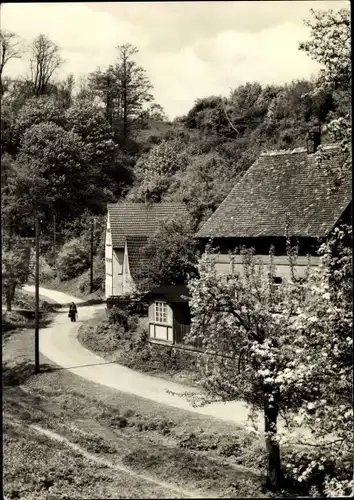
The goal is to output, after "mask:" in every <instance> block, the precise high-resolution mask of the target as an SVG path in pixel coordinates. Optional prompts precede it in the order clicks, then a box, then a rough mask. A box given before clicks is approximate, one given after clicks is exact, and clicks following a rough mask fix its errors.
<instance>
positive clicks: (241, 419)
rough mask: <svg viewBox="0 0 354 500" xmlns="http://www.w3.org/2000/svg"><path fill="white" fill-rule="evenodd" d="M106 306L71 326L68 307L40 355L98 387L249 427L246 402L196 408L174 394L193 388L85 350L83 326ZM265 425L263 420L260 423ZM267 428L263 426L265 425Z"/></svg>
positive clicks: (61, 299)
mask: <svg viewBox="0 0 354 500" xmlns="http://www.w3.org/2000/svg"><path fill="white" fill-rule="evenodd" d="M23 290H24V291H27V292H30V293H33V292H34V286H30V285H26V286H24V287H23ZM39 293H40V295H41V297H43V298H47V299H50V300H51V301H55V302H57V303H58V304H61V305H65V304H67V305H68V304H69V303H70V302H72V301H74V302H75V303H76V304H77V305H78V306H80V303H81V304H82V303H83V302H84V301H82V300H81V299H78V298H77V297H72V296H70V295H67V294H65V293H62V292H58V291H56V290H48V289H45V288H40V291H39ZM104 307H105V304H99V305H90V306H87V305H85V306H82V307H78V313H79V317H78V321H77V322H76V323H71V322H70V321H69V318H68V308H66V307H65V308H63V309H62V310H61V311H60V312H58V314H57V315H56V317H55V319H54V320H53V322H52V324H51V325H50V326H49V327H48V328H43V329H41V330H40V339H39V349H40V352H41V353H42V354H43V355H44V356H45V357H47V358H48V359H50V360H51V361H53V362H54V363H56V364H57V365H59V366H61V367H63V368H66V369H67V370H69V371H70V372H72V373H74V374H75V375H78V376H80V377H84V378H85V379H87V380H91V381H92V382H96V383H98V384H102V385H105V386H107V387H111V388H113V389H117V390H119V391H122V392H127V393H130V394H134V395H136V396H140V397H143V398H146V399H150V400H153V401H156V402H157V403H162V404H165V405H169V406H172V407H176V408H181V409H184V410H189V411H192V412H197V413H200V414H203V415H210V416H213V417H216V418H219V419H222V420H227V421H231V422H234V423H236V424H239V425H245V424H246V421H247V415H248V410H247V407H246V405H245V404H244V403H242V402H238V401H235V402H228V403H212V404H209V405H206V406H204V407H202V408H194V407H193V406H192V405H191V404H190V403H189V402H188V401H187V400H186V399H185V397H183V396H178V395H176V394H170V393H169V392H168V391H171V392H174V393H184V392H186V391H188V390H191V389H190V388H188V387H186V386H183V385H181V384H177V383H175V382H170V381H167V380H163V379H160V378H158V377H152V376H150V375H147V374H145V373H139V372H136V371H134V370H131V369H130V368H126V367H124V366H122V365H118V364H116V363H109V362H107V361H106V360H104V359H103V358H101V357H100V356H97V355H96V354H94V353H93V352H91V351H89V350H87V349H85V347H83V346H82V345H81V344H80V342H79V341H78V339H77V333H78V329H79V327H80V324H82V323H83V322H85V321H87V320H89V319H90V318H91V317H92V316H93V314H94V312H95V311H96V310H97V309H99V308H101V309H102V308H104ZM260 425H262V420H260ZM262 427H263V425H262Z"/></svg>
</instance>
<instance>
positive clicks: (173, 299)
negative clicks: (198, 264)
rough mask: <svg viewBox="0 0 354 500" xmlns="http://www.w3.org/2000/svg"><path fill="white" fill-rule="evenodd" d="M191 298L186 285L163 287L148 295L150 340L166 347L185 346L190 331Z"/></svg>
mask: <svg viewBox="0 0 354 500" xmlns="http://www.w3.org/2000/svg"><path fill="white" fill-rule="evenodd" d="M189 296H190V293H189V290H188V288H187V287H186V286H185V285H162V286H159V287H155V288H153V289H152V290H150V292H149V293H147V294H146V296H145V300H148V302H149V340H150V342H152V343H155V342H156V343H159V344H166V345H179V344H180V345H182V344H183V345H184V337H185V335H186V334H187V333H189V331H190V325H191V315H190V309H189V304H188V298H189Z"/></svg>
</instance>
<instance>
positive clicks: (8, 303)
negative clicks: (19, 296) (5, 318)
mask: <svg viewBox="0 0 354 500" xmlns="http://www.w3.org/2000/svg"><path fill="white" fill-rule="evenodd" d="M6 310H7V311H8V312H11V311H12V300H11V288H10V287H9V286H8V287H6Z"/></svg>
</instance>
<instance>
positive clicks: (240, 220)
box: [196, 145, 352, 238]
mask: <svg viewBox="0 0 354 500" xmlns="http://www.w3.org/2000/svg"><path fill="white" fill-rule="evenodd" d="M324 149H325V152H326V155H325V156H326V157H328V158H326V159H325V160H324V162H323V167H322V166H321V167H318V166H317V164H316V155H315V154H307V152H306V149H305V148H297V149H295V150H293V151H273V152H267V153H263V154H261V156H260V157H259V158H258V160H257V161H256V162H255V163H254V164H253V165H252V166H251V167H250V169H249V170H248V171H247V172H246V173H245V175H244V176H243V177H242V179H241V180H240V181H239V182H238V183H237V184H236V185H235V186H234V188H233V189H232V190H231V192H230V193H229V195H228V196H227V197H226V198H225V200H224V201H223V203H221V205H220V206H219V207H218V208H217V210H216V211H215V212H214V213H213V215H212V216H211V217H210V218H209V219H208V220H207V221H206V223H205V224H204V225H203V226H202V228H201V229H200V230H199V232H198V233H197V234H196V237H200V238H211V237H213V238H218V237H219V238H224V237H229V238H230V237H235V238H255V237H260V236H284V234H285V224H286V219H287V216H288V218H289V226H290V227H289V233H290V235H293V236H299V237H321V236H325V235H326V234H328V233H329V232H330V231H331V230H332V229H333V227H334V225H335V224H336V223H337V221H338V219H339V218H340V217H341V215H342V214H343V212H344V210H345V209H346V208H347V207H348V205H349V203H350V202H351V200H352V182H351V175H349V173H348V176H347V177H346V178H345V180H344V182H343V183H342V184H341V186H340V187H339V189H338V190H337V192H335V193H329V188H330V186H331V185H332V184H333V180H332V179H331V178H330V177H327V176H326V175H325V174H324V171H325V170H326V167H328V166H330V167H331V168H335V167H336V166H339V165H341V164H343V155H342V153H341V151H340V149H339V147H338V146H336V145H331V146H327V147H324Z"/></svg>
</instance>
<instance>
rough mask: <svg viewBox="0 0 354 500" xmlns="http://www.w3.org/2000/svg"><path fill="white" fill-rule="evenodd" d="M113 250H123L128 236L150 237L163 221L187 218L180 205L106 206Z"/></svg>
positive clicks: (183, 208)
mask: <svg viewBox="0 0 354 500" xmlns="http://www.w3.org/2000/svg"><path fill="white" fill-rule="evenodd" d="M108 214H109V219H110V224H111V234H112V246H113V248H123V247H124V245H125V240H126V237H128V236H145V237H147V236H150V235H151V234H152V233H154V232H155V231H156V229H158V227H159V225H160V224H161V222H162V221H163V220H166V219H170V218H175V217H178V216H187V214H188V212H187V209H186V207H185V205H183V204H182V203H154V204H145V203H114V204H113V203H111V204H108Z"/></svg>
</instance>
